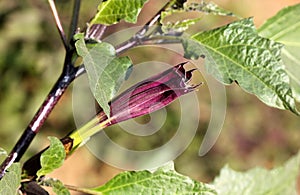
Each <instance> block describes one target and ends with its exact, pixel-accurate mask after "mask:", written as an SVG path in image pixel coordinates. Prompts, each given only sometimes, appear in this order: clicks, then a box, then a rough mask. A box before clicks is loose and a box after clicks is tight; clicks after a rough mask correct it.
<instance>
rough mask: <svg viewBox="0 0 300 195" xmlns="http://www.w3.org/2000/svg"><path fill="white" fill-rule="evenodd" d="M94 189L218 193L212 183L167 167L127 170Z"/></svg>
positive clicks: (148, 192)
mask: <svg viewBox="0 0 300 195" xmlns="http://www.w3.org/2000/svg"><path fill="white" fill-rule="evenodd" d="M92 191H95V192H99V194H100V193H102V194H203V195H204V194H205V195H212V194H216V192H215V190H214V189H213V188H212V186H210V185H207V184H204V183H200V182H197V181H195V180H192V179H190V178H189V177H186V176H183V175H181V174H179V173H177V172H176V171H173V170H168V171H166V170H165V169H158V170H157V171H155V172H154V173H151V172H149V171H138V172H135V171H126V172H123V173H121V174H119V175H117V176H116V177H114V178H113V179H112V180H110V181H109V182H108V183H106V184H105V185H103V186H101V187H98V188H94V189H92Z"/></svg>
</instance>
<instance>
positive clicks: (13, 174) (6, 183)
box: [0, 163, 21, 195]
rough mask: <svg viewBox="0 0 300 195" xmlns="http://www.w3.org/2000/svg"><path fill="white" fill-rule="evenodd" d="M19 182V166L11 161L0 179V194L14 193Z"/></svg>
mask: <svg viewBox="0 0 300 195" xmlns="http://www.w3.org/2000/svg"><path fill="white" fill-rule="evenodd" d="M20 182H21V166H20V164H19V163H13V164H12V165H11V166H10V167H9V168H8V169H7V171H6V173H5V175H4V177H3V178H2V179H1V180H0V194H9V195H16V194H18V193H17V190H18V188H19V187H20Z"/></svg>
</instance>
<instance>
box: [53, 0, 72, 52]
mask: <svg viewBox="0 0 300 195" xmlns="http://www.w3.org/2000/svg"><path fill="white" fill-rule="evenodd" d="M48 2H49V5H50V8H51V11H52V14H53V17H54V20H55V24H56V27H57V29H58V32H59V35H60V38H61V40H62V42H63V44H64V47H65V49H66V50H67V51H68V50H69V46H68V42H67V37H66V34H65V31H64V29H63V27H62V25H61V22H60V19H59V16H58V13H57V10H56V6H55V3H54V0H48Z"/></svg>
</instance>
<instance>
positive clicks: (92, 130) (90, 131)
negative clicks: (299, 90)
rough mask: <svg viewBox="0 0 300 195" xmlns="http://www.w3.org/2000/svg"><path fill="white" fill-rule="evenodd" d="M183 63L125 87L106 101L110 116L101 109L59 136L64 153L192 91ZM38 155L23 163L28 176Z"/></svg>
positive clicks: (34, 165) (38, 164)
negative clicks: (67, 133)
mask: <svg viewBox="0 0 300 195" xmlns="http://www.w3.org/2000/svg"><path fill="white" fill-rule="evenodd" d="M184 64H185V63H181V64H178V65H176V66H174V67H172V68H169V69H168V70H166V71H164V72H162V73H160V74H157V75H155V76H153V77H150V78H148V79H146V80H143V81H141V82H139V83H137V84H135V85H134V86H132V87H130V88H129V89H127V90H125V91H124V92H123V93H121V94H120V95H118V96H116V97H115V98H114V99H112V100H111V102H109V105H110V117H108V116H107V115H106V114H105V113H104V112H103V110H102V109H101V110H100V111H99V112H98V113H97V115H96V116H95V117H94V118H93V119H92V120H91V121H89V122H88V123H86V124H85V125H84V126H83V127H81V128H79V129H77V130H75V131H73V132H72V133H71V134H70V135H68V136H66V137H65V138H63V139H61V141H62V143H63V144H64V146H65V151H66V154H67V156H68V154H70V153H71V152H73V151H74V150H75V149H76V148H77V147H79V146H80V145H82V144H83V143H84V142H85V141H86V140H87V139H88V138H89V137H91V136H92V135H94V134H96V133H97V132H99V131H101V130H102V129H104V128H105V127H108V126H110V125H113V124H116V123H119V122H122V121H125V120H128V119H132V118H135V117H138V116H142V115H145V114H149V113H151V112H154V111H156V110H159V109H161V108H163V107H165V106H167V105H168V104H170V103H171V102H172V101H174V100H175V99H176V98H178V97H180V96H182V95H185V94H187V93H189V92H191V91H194V90H195V88H196V87H198V86H199V85H200V84H198V85H189V82H190V80H191V77H192V72H193V71H194V70H195V69H191V70H189V71H186V70H185V69H184V67H183V66H184ZM40 155H41V153H39V154H37V155H36V156H34V157H33V158H31V159H30V160H29V161H27V162H26V163H25V164H24V166H23V169H24V170H25V171H26V172H27V174H28V175H35V174H36V171H37V170H39V168H40V162H39V156H40Z"/></svg>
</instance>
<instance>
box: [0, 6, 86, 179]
mask: <svg viewBox="0 0 300 195" xmlns="http://www.w3.org/2000/svg"><path fill="white" fill-rule="evenodd" d="M78 2H80V1H76V2H75V5H74V6H75V8H74V12H78V11H79V7H78V6H79V4H78ZM49 4H50V7H51V10H52V13H53V17H54V19H55V23H56V26H57V29H58V31H59V34H60V36H61V39H62V42H63V44H64V47H65V49H66V57H65V62H64V68H63V71H62V73H61V75H60V77H59V78H58V80H57V81H56V83H55V84H54V86H53V87H52V89H51V90H50V92H49V94H48V95H47V97H46V98H45V100H44V102H43V103H42V105H41V106H40V108H39V109H38V111H37V112H36V114H35V115H34V117H33V118H32V120H31V122H30V123H29V125H28V126H27V128H26V129H25V131H24V132H23V134H22V135H21V137H20V138H19V140H18V141H17V143H16V144H15V146H14V148H13V149H12V150H11V152H10V153H9V155H8V156H7V158H6V159H5V160H4V161H3V162H2V164H1V166H0V179H1V178H2V177H3V176H4V174H5V171H6V170H7V169H8V168H9V167H10V165H11V164H12V163H14V162H18V161H19V160H20V159H21V157H22V156H23V154H24V153H25V151H26V150H27V148H28V147H29V145H30V143H31V142H32V140H33V139H34V137H35V135H36V134H37V133H38V132H39V130H40V129H41V127H42V125H43V124H44V122H45V120H46V119H47V118H48V116H49V114H50V113H51V112H52V110H53V109H54V107H55V105H56V104H57V102H58V101H59V99H60V98H61V96H62V95H63V94H64V92H65V90H66V89H67V87H68V86H69V85H70V83H71V82H72V81H73V80H74V79H75V78H76V75H78V71H80V69H79V68H78V67H74V65H73V61H74V59H73V55H74V53H75V50H74V49H73V46H72V44H71V43H70V44H69V43H68V42H67V39H66V36H65V33H64V30H63V29H62V25H61V22H60V19H59V17H58V14H57V11H56V7H55V4H54V1H53V0H49ZM73 16H74V17H77V14H76V13H73ZM76 22H77V19H73V21H72V25H74V26H77V24H76ZM74 32H75V30H74ZM74 32H73V33H74ZM72 36H73V35H72Z"/></svg>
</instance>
